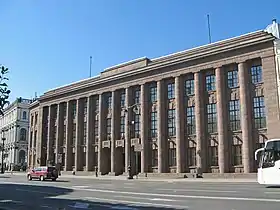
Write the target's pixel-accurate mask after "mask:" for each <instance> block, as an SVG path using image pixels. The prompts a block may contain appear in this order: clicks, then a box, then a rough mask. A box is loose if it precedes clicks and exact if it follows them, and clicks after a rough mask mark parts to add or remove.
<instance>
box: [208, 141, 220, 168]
mask: <svg viewBox="0 0 280 210" xmlns="http://www.w3.org/2000/svg"><path fill="white" fill-rule="evenodd" d="M209 156H210V157H209V159H210V165H211V166H218V165H219V163H218V146H210V147H209Z"/></svg>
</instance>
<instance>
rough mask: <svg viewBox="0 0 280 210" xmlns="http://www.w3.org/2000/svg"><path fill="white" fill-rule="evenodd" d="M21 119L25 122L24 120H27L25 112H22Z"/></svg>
mask: <svg viewBox="0 0 280 210" xmlns="http://www.w3.org/2000/svg"><path fill="white" fill-rule="evenodd" d="M22 119H23V120H26V119H27V113H26V111H23V112H22Z"/></svg>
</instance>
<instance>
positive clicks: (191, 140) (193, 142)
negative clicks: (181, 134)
mask: <svg viewBox="0 0 280 210" xmlns="http://www.w3.org/2000/svg"><path fill="white" fill-rule="evenodd" d="M188 142H189V147H196V139H195V138H194V137H189V138H188Z"/></svg>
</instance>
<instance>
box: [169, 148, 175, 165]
mask: <svg viewBox="0 0 280 210" xmlns="http://www.w3.org/2000/svg"><path fill="white" fill-rule="evenodd" d="M168 163H169V166H176V148H170V149H169V150H168Z"/></svg>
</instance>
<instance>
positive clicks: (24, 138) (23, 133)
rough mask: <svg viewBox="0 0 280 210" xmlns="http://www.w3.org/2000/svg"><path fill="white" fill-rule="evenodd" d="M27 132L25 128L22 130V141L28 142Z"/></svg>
mask: <svg viewBox="0 0 280 210" xmlns="http://www.w3.org/2000/svg"><path fill="white" fill-rule="evenodd" d="M26 136H27V131H26V129H25V128H21V129H20V138H19V139H20V141H26Z"/></svg>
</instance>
